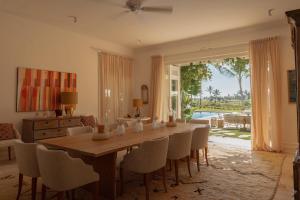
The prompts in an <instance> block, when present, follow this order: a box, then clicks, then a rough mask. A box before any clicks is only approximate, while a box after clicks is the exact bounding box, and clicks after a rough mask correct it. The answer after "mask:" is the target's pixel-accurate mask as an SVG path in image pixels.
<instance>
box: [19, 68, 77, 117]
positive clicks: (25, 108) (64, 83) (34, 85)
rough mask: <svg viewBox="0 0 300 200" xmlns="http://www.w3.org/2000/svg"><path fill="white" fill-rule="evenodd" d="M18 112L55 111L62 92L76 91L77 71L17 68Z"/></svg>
mask: <svg viewBox="0 0 300 200" xmlns="http://www.w3.org/2000/svg"><path fill="white" fill-rule="evenodd" d="M17 73H18V74H17V76H18V83H17V112H35V111H53V110H55V109H57V108H59V106H60V93H61V92H76V80H77V77H76V73H67V72H57V71H48V70H40V69H33V68H23V67H18V69H17Z"/></svg>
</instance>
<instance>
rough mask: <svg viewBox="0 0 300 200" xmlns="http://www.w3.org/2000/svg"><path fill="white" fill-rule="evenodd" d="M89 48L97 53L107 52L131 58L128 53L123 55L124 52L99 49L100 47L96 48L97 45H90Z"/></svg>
mask: <svg viewBox="0 0 300 200" xmlns="http://www.w3.org/2000/svg"><path fill="white" fill-rule="evenodd" d="M90 48H91V49H92V50H94V51H96V52H98V53H109V54H112V55H115V56H122V57H125V58H129V59H133V58H132V57H131V56H130V55H124V54H120V53H118V52H113V51H106V50H104V49H100V48H97V47H94V46H91V47H90Z"/></svg>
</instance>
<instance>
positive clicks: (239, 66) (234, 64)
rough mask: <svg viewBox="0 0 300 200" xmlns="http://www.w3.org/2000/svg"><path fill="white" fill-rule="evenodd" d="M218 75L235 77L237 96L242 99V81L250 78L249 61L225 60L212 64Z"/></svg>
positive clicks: (242, 59)
mask: <svg viewBox="0 0 300 200" xmlns="http://www.w3.org/2000/svg"><path fill="white" fill-rule="evenodd" d="M214 66H215V67H216V68H217V69H218V70H219V71H220V73H222V74H224V75H226V76H228V77H235V78H236V79H237V81H238V84H239V95H240V97H241V99H244V94H243V87H242V80H243V78H247V77H249V76H250V69H249V59H246V58H240V57H236V58H226V59H224V61H223V62H222V63H217V64H214Z"/></svg>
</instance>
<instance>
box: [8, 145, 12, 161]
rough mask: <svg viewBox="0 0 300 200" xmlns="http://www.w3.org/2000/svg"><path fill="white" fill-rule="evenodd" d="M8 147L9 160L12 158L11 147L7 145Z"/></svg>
mask: <svg viewBox="0 0 300 200" xmlns="http://www.w3.org/2000/svg"><path fill="white" fill-rule="evenodd" d="M7 149H8V160H11V147H7Z"/></svg>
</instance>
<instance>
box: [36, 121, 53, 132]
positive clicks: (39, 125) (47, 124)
mask: <svg viewBox="0 0 300 200" xmlns="http://www.w3.org/2000/svg"><path fill="white" fill-rule="evenodd" d="M50 128H58V120H41V121H35V122H34V130H41V129H50Z"/></svg>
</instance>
